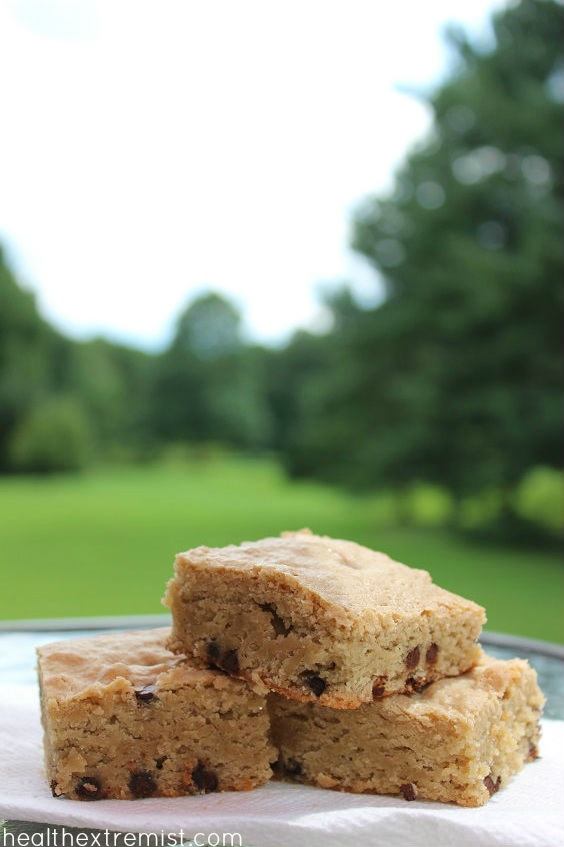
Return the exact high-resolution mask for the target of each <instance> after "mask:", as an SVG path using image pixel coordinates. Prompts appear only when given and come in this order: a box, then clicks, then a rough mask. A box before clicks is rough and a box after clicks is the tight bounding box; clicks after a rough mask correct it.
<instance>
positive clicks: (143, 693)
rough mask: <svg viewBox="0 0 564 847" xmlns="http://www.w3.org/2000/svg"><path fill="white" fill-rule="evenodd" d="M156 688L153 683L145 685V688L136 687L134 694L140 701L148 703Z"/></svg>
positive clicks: (153, 697) (153, 696) (152, 698)
mask: <svg viewBox="0 0 564 847" xmlns="http://www.w3.org/2000/svg"><path fill="white" fill-rule="evenodd" d="M156 690H157V688H156V686H155V685H153V684H151V685H146V686H145V688H139V689H136V690H135V696H136V697H137V700H138V701H139V702H140V703H149V702H150V701H151V700H154V699H155V691H156Z"/></svg>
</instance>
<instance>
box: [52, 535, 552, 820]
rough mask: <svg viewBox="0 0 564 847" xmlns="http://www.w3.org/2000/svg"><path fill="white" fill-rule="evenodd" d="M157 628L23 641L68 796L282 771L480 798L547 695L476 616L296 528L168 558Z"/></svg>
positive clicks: (530, 732) (523, 751)
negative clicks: (488, 650)
mask: <svg viewBox="0 0 564 847" xmlns="http://www.w3.org/2000/svg"><path fill="white" fill-rule="evenodd" d="M175 571H176V573H175V576H174V578H173V579H172V580H171V581H170V582H169V584H168V589H167V593H166V596H165V600H164V602H165V604H166V605H168V606H170V608H171V612H172V619H173V623H172V630H170V629H169V628H163V629H158V630H152V631H140V632H133V633H125V634H124V633H117V634H111V635H101V636H97V637H93V638H87V639H78V640H76V641H72V642H60V643H57V644H52V645H47V646H46V647H43V648H40V650H39V651H38V653H39V678H40V688H41V705H42V719H43V725H44V730H45V761H46V767H47V774H48V779H49V782H50V785H51V789H52V792H53V794H54V795H55V796H61V795H62V796H66V797H71V798H73V799H80V800H98V799H102V798H121V799H132V798H141V797H149V796H178V795H181V794H198V793H207V792H211V791H227V790H244V789H250V788H254V787H256V786H259V785H261V784H263V783H264V782H266V781H267V780H268V779H269V778H270V776H271V775H272V768H271V764H272V765H273V766H274V771H275V774H276V775H277V776H278V777H279V778H285V779H291V780H296V781H300V782H304V783H309V784H313V785H319V786H321V787H323V788H332V789H336V790H342V791H354V792H371V793H384V794H392V795H393V794H398V795H402V796H403V797H404V798H405V799H406V800H414V799H416V798H417V797H420V798H428V799H431V800H441V801H446V802H455V803H458V804H459V805H463V806H478V805H481V804H483V803H485V802H486V801H487V800H488V798H489V797H490V796H491V795H492V794H493V793H495V792H496V791H497V790H498V789H499V788H500V787H503V786H505V785H506V784H507V782H508V781H509V780H510V779H511V777H512V776H513V775H514V774H515V773H516V772H517V771H518V770H519V769H520V768H521V767H522V766H523V764H524V763H525V762H527V761H530V760H531V759H533V758H535V757H536V755H537V743H538V737H539V718H540V714H541V710H542V706H543V703H544V698H543V696H542V693H541V692H540V690H539V688H538V686H537V683H536V674H535V672H534V671H533V670H532V669H531V668H530V667H529V665H528V664H527V663H526V662H522V661H520V660H518V659H516V660H512V661H505V662H504V661H499V660H495V659H491V658H489V657H488V656H486V655H485V654H484V653H483V652H482V650H481V648H480V647H479V646H478V644H477V639H478V637H479V635H480V632H481V628H482V624H483V622H484V620H485V613H484V610H483V609H482V608H481V607H480V606H478V605H476V604H475V603H472V602H471V601H468V600H465V599H463V598H462V597H458V596H457V595H455V594H451V593H450V592H448V591H444V590H443V589H441V588H439V587H438V586H436V585H434V584H433V582H432V580H431V577H430V576H429V574H428V573H427V572H425V571H421V570H416V569H413V568H408V567H406V566H405V565H402V564H400V563H398V562H394V561H393V560H391V559H390V558H389V557H387V556H385V555H383V554H381V553H375V552H373V551H372V550H368V549H367V548H366V547H361V546H360V545H358V544H354V543H352V542H348V541H341V540H336V539H331V538H326V537H319V536H315V535H313V534H312V533H310V532H309V531H307V530H302V531H300V532H292V533H284V534H283V535H282V536H281V537H280V538H266V539H263V540H262V541H257V542H252V543H245V544H242V545H240V546H230V547H225V548H218V549H210V548H207V547H199V548H197V549H195V550H191V551H188V552H186V553H181V554H179V555H178V556H177V558H176V562H175Z"/></svg>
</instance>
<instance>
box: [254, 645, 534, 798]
mask: <svg viewBox="0 0 564 847" xmlns="http://www.w3.org/2000/svg"><path fill="white" fill-rule="evenodd" d="M543 704H544V698H543V696H542V693H541V691H540V689H539V688H538V685H537V682H536V674H535V672H534V670H532V668H531V667H530V666H529V665H528V664H527V662H523V661H521V660H519V659H514V660H512V661H499V660H495V659H490V658H489V657H487V656H485V655H484V656H483V658H482V660H481V663H480V665H478V666H477V667H476V668H474V669H473V670H472V671H469V672H468V673H466V674H464V675H463V676H461V677H459V678H456V679H447V680H442V681H439V682H436V683H433V684H432V685H430V686H429V687H428V688H426V689H425V691H422V692H421V693H419V694H413V695H412V696H410V697H407V696H405V695H397V696H394V697H388V698H385V699H382V700H379V701H377V702H374V703H372V704H369V705H363V706H362V707H361V708H360V709H358V710H357V711H335V710H332V709H328V708H325V707H323V706H319V705H314V704H311V703H298V702H292V701H290V700H287V699H285V698H283V697H280V696H279V695H276V694H273V695H271V696H270V698H269V709H270V713H271V721H272V731H273V739H274V743H275V745H276V746H277V747H278V749H279V753H280V756H279V763H278V773H279V775H280V776H281V777H282V778H287V779H292V780H297V781H301V782H305V783H310V784H313V785H319V786H321V787H323V788H332V789H336V790H341V791H354V792H365V793H382V794H399V795H401V796H403V797H404V798H405V799H406V800H414V799H416V798H417V797H420V798H427V799H430V800H440V801H443V802H453V803H457V804H459V805H461V806H480V805H483V804H484V803H486V802H487V800H488V799H489V798H490V797H491V796H492V795H493V794H494V793H496V791H498V790H499V789H500V788H503V787H505V785H507V783H508V782H509V781H510V780H511V778H512V777H513V776H514V775H515V774H516V773H517V772H518V771H519V770H520V769H521V768H522V767H523V765H524V764H525V763H526V762H527V761H531V760H532V759H534V758H535V757H536V756H537V755H538V746H537V745H538V740H539V718H540V713H541V710H542V707H543Z"/></svg>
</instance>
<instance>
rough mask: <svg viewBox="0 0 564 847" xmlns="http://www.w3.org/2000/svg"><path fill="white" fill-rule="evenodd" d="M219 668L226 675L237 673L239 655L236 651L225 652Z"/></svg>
mask: <svg viewBox="0 0 564 847" xmlns="http://www.w3.org/2000/svg"><path fill="white" fill-rule="evenodd" d="M219 666H220V668H221V669H222V670H224V671H227V673H237V672H238V671H239V654H238V653H237V650H226V651H225V653H224V654H223V656H222V657H221V659H220V660H219Z"/></svg>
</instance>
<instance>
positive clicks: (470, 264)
mask: <svg viewBox="0 0 564 847" xmlns="http://www.w3.org/2000/svg"><path fill="white" fill-rule="evenodd" d="M561 23H562V9H561V6H560V5H559V4H558V3H555V2H552V0H522V2H521V3H519V4H518V5H515V6H512V7H509V8H508V9H507V10H505V11H503V12H501V13H499V14H498V15H497V16H496V17H495V18H494V36H495V43H494V46H493V47H492V48H491V49H489V50H487V51H484V50H478V49H476V48H474V47H473V46H472V45H471V44H469V43H468V41H466V39H464V37H462V36H460V35H456V36H453V35H451V41H452V43H453V46H454V48H455V49H456V51H457V57H458V61H457V67H456V70H455V72H454V74H453V75H452V77H451V78H450V79H449V80H447V81H446V82H445V84H444V85H443V86H442V87H441V88H440V89H439V90H438V91H437V92H436V93H435V94H434V95H433V96H432V97H431V98H430V100H429V102H430V106H431V107H432V109H433V111H434V124H433V130H432V133H431V135H430V137H429V138H428V139H427V140H426V141H425V142H424V143H422V144H421V145H420V146H419V148H418V149H417V150H416V151H415V152H413V153H412V155H410V156H409V157H408V159H407V161H406V162H405V164H404V165H403V167H402V168H401V170H400V172H399V173H398V175H397V179H396V185H395V189H394V191H393V192H392V193H391V194H390V195H389V196H387V197H383V198H370V199H368V200H366V201H365V202H364V204H363V205H362V206H361V208H360V209H359V210H358V213H357V215H356V218H355V223H354V235H353V244H354V247H355V248H356V249H357V250H358V251H360V252H361V253H362V254H363V255H364V256H365V257H366V258H367V259H368V261H369V262H371V264H372V265H373V266H374V267H375V269H376V270H377V272H378V273H379V274H380V275H381V279H382V281H383V284H384V286H385V291H386V300H385V302H384V304H383V305H382V306H381V307H380V308H378V309H375V310H373V311H371V312H368V313H366V314H365V315H364V316H359V317H358V319H357V320H354V321H352V322H351V321H349V322H348V325H346V326H343V327H342V328H341V329H340V330H339V331H337V332H335V333H334V334H333V338H332V341H333V347H334V350H335V351H336V355H335V356H334V369H333V373H332V375H331V376H330V378H327V379H326V381H325V384H324V385H320V384H319V383H318V385H317V389H316V391H315V395H314V396H313V393H312V399H311V402H310V408H309V410H308V412H307V414H306V415H305V416H304V419H303V423H302V428H301V437H300V439H299V441H298V448H296V449H298V450H299V452H300V453H301V455H306V456H307V457H308V462H309V465H310V467H311V469H312V471H313V472H314V473H316V474H318V475H325V476H327V477H329V478H332V479H336V480H339V481H343V482H347V483H349V484H355V485H364V486H372V487H375V486H380V485H389V486H390V485H391V486H394V487H396V488H402V487H404V486H406V485H407V484H408V483H409V482H410V481H412V480H417V479H421V480H425V481H426V482H429V483H435V484H440V485H442V486H445V487H446V488H447V489H448V490H449V491H450V492H451V493H452V494H453V496H454V497H455V499H456V500H460V499H461V498H462V497H464V496H467V495H468V494H470V493H472V492H479V491H483V490H485V489H491V488H495V489H496V490H498V491H499V492H500V493H501V499H502V502H503V503H504V508H505V510H506V512H510V511H511V509H512V503H511V497H510V492H511V491H512V490H513V489H514V487H515V485H516V484H517V483H518V481H519V480H520V479H521V478H522V477H523V475H524V474H525V472H526V471H527V469H529V468H530V467H532V466H534V465H547V466H554V465H555V464H556V463H557V462H559V458H560V457H559V440H560V412H559V406H560V387H561V366H560V351H559V337H560V325H561V317H562V308H561V302H560V291H561V287H560V271H561V267H562V258H563V251H562V241H561V231H562V224H563V221H564V214H563V209H564V192H563V186H564V180H563V167H562V161H561V158H560V143H561V124H562V96H561V92H560V90H559V88H558V84H557V83H558V81H559V80H560V81H561V79H562V67H563V65H562V59H561V46H560V31H561ZM294 455H296V451H294Z"/></svg>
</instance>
